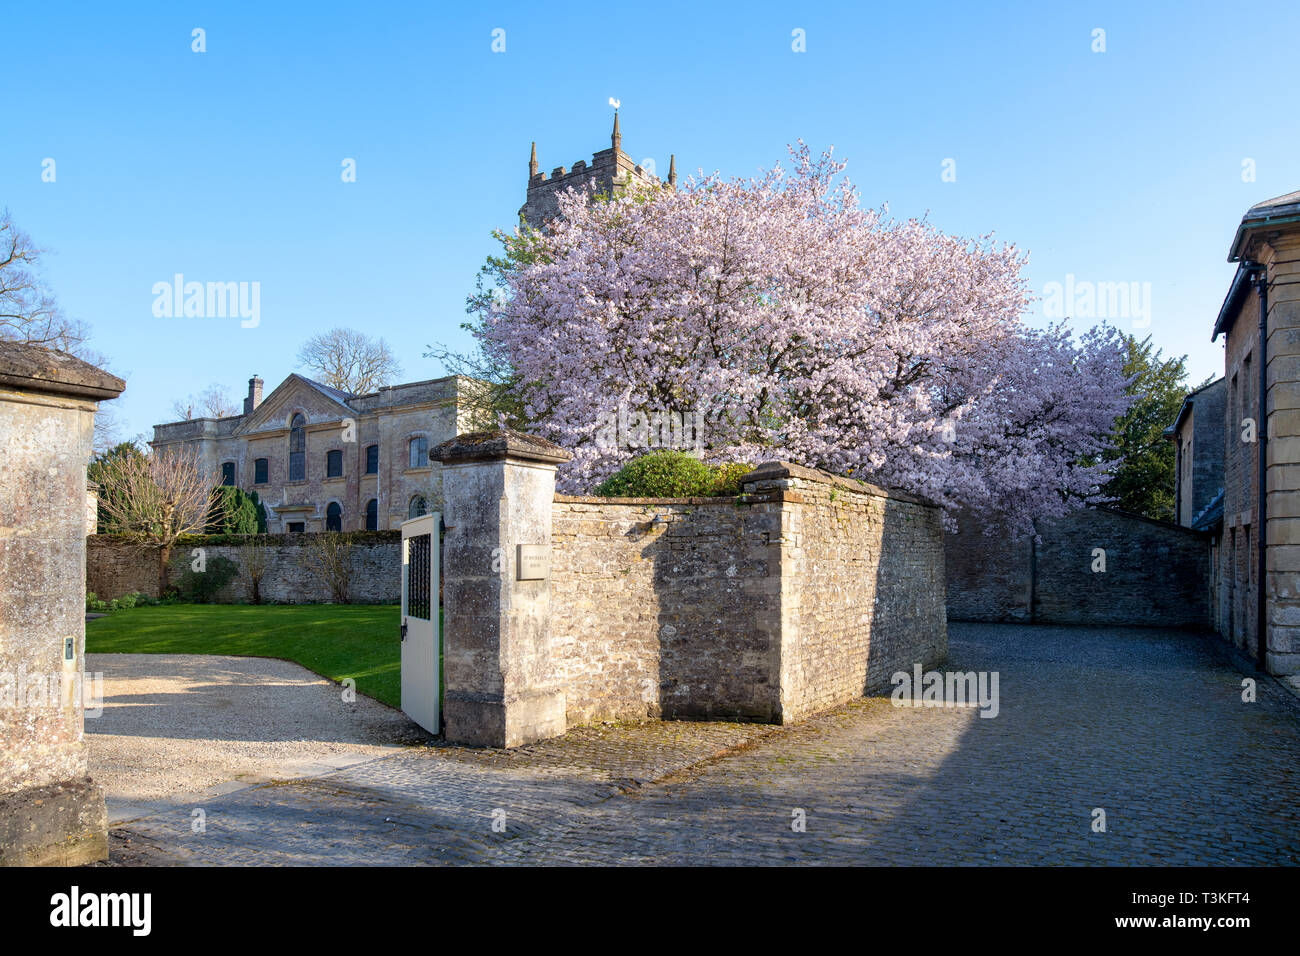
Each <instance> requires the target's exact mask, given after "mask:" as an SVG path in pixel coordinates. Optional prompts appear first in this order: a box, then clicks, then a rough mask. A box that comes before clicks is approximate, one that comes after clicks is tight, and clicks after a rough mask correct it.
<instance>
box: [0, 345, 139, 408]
mask: <svg viewBox="0 0 1300 956" xmlns="http://www.w3.org/2000/svg"><path fill="white" fill-rule="evenodd" d="M0 386H3V387H5V388H12V389H17V390H19V391H24V392H38V393H42V394H47V395H65V396H71V397H73V398H88V399H91V400H92V401H97V402H102V401H107V400H108V399H113V398H117V396H119V395H121V394H122V390H123V389H124V388H126V382H124V381H122V380H121V379H120V378H118V377H117V376H116V375H111V374H109V373H108V372H105V371H104V370H103V369H100V368H96V367H95V366H94V365H91V364H90V363H89V362H83V361H82V360H81V359H79V358H77V357H76V356H75V355H69V354H68V353H67V352H60V351H58V350H57V349H46V348H41V347H40V346H38V345H28V344H26V343H23V342H10V341H0Z"/></svg>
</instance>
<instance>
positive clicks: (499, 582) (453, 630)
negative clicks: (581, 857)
mask: <svg viewBox="0 0 1300 956" xmlns="http://www.w3.org/2000/svg"><path fill="white" fill-rule="evenodd" d="M432 457H433V458H434V459H435V460H437V461H440V462H441V463H442V491H443V501H444V512H443V521H444V523H445V524H446V526H447V536H446V539H445V541H444V542H443V558H442V574H443V585H442V587H443V657H444V660H443V674H444V680H445V685H444V687H445V691H444V696H443V726H444V729H445V732H446V737H447V740H448V742H450V743H459V744H469V745H472V746H487V747H518V746H521V745H523V744H528V743H532V742H533V741H535V740H542V739H544V738H546V737H556V736H559V735H560V734H563V733H564V732H565V729H566V723H565V716H564V712H565V699H564V690H563V688H562V686H561V684H560V675H559V674H558V672H557V669H556V667H555V661H554V658H553V655H552V653H551V580H550V558H551V505H552V502H553V501H554V498H555V466H556V465H557V464H559V463H560V462H562V461H567V460H568V459H569V457H570V455H569V453H568V452H566V451H565V450H564V449H562V448H560V447H559V446H558V445H554V444H552V443H551V442H548V441H546V440H545V439H542V438H536V437H534V436H531V435H524V434H521V433H519V432H515V431H510V430H494V431H486V432H474V433H470V434H465V435H459V436H457V437H456V438H453V439H451V440H450V441H447V442H443V443H442V444H441V445H439V446H438V447H437V448H435V449H434V451H433V454H432Z"/></svg>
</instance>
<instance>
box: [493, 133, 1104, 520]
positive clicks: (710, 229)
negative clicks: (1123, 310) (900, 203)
mask: <svg viewBox="0 0 1300 956" xmlns="http://www.w3.org/2000/svg"><path fill="white" fill-rule="evenodd" d="M791 158H792V163H791V164H790V165H791V168H790V169H786V168H785V167H783V166H781V165H778V166H776V167H774V168H773V169H772V170H770V171H768V172H766V173H765V174H763V175H762V176H760V177H759V178H757V179H754V180H724V179H722V178H721V177H719V176H718V175H716V174H715V175H712V176H704V177H701V178H700V179H698V180H691V182H690V183H689V184H688V185H687V186H686V188H683V189H679V190H673V189H669V188H655V187H650V188H641V189H637V190H633V191H629V192H624V193H622V194H620V195H617V196H615V197H594V196H591V195H587V194H581V193H579V192H576V191H574V190H569V191H568V192H567V193H565V194H564V195H562V196H561V197H560V216H559V217H558V218H557V219H556V220H554V221H553V222H552V223H550V224H549V225H548V226H547V228H546V230H545V231H544V232H543V233H541V234H539V235H535V236H533V237H532V240H533V246H532V252H533V254H531V255H530V256H528V257H527V258H521V259H520V260H519V261H518V262H517V263H516V265H515V267H513V268H509V269H505V270H502V272H501V276H500V279H501V281H500V288H499V289H498V290H497V294H496V295H495V296H493V297H492V298H491V300H490V301H488V307H487V308H485V309H484V310H483V312H482V313H481V321H480V322H479V323H478V325H477V326H476V327H475V330H476V336H477V338H478V339H479V344H480V346H481V348H482V350H483V353H484V355H485V356H486V357H487V361H489V362H491V363H493V364H496V365H499V366H504V367H508V368H510V369H512V370H513V373H514V378H515V381H516V382H518V383H520V384H519V386H518V387H519V388H521V389H522V398H523V408H524V415H525V418H526V419H527V421H528V423H529V425H530V426H531V427H532V428H534V429H535V430H537V431H539V432H540V433H541V434H543V435H545V436H547V437H549V438H551V439H552V440H554V441H556V442H558V443H560V444H562V445H564V446H566V447H568V448H570V449H572V450H573V451H574V453H575V454H574V458H573V460H572V461H571V462H569V463H567V464H566V465H565V466H563V468H562V469H561V474H560V486H561V487H562V488H564V489H566V490H582V489H586V488H589V487H591V486H592V485H593V484H594V483H595V482H597V481H599V480H600V479H602V478H604V477H605V476H607V475H608V474H610V473H611V472H612V471H613V470H615V469H616V468H617V467H618V466H619V465H621V464H622V463H623V462H624V461H626V460H627V459H628V458H629V457H630V456H631V455H632V454H633V453H634V452H635V451H636V449H634V448H629V447H627V446H626V444H621V445H617V447H612V445H613V444H614V443H611V442H609V441H602V440H600V437H601V430H602V428H603V427H605V425H606V423H608V422H609V421H610V420H611V416H613V415H615V414H617V410H618V409H619V408H620V407H623V408H625V409H631V410H632V412H633V413H634V414H639V415H645V416H647V417H649V416H652V415H654V414H655V413H659V412H666V413H670V414H675V415H681V414H683V413H686V414H692V413H694V412H696V411H697V410H701V409H702V410H703V411H704V413H705V421H706V423H707V425H706V432H707V434H706V436H705V437H706V441H705V448H704V457H705V458H706V460H710V461H726V460H738V461H746V462H752V463H756V462H758V461H761V460H767V459H774V458H779V459H785V460H789V461H793V462H796V463H799V464H803V465H807V466H811V467H817V468H823V469H827V470H830V471H833V472H836V473H839V474H848V475H852V476H855V477H860V478H862V479H864V480H869V481H872V482H875V483H878V484H882V485H886V486H890V487H895V488H899V489H902V490H905V491H910V492H913V493H917V494H921V495H924V496H926V497H928V498H930V499H932V500H934V501H936V502H937V503H939V504H941V505H943V506H944V507H945V508H946V509H949V511H950V512H954V511H956V510H958V509H973V510H978V511H990V510H993V511H998V512H1002V513H1004V514H1006V515H1008V516H1010V517H1011V518H1012V519H1013V521H1014V523H1015V524H1016V525H1017V526H1019V527H1022V528H1024V527H1027V526H1028V524H1029V522H1030V521H1031V520H1032V519H1033V518H1035V517H1051V516H1056V515H1060V514H1063V513H1065V512H1066V511H1067V510H1068V509H1069V508H1070V507H1071V506H1073V505H1077V504H1080V503H1083V502H1089V501H1097V500H1100V497H1099V494H1098V488H1099V487H1100V485H1101V484H1102V483H1104V481H1105V478H1106V476H1107V473H1108V472H1107V468H1108V466H1107V465H1105V464H1088V463H1087V462H1089V461H1091V462H1096V461H1098V460H1099V459H1098V457H1097V456H1098V455H1099V453H1100V452H1101V451H1102V450H1103V449H1104V447H1105V438H1106V435H1107V433H1108V432H1109V431H1110V429H1111V427H1112V424H1113V423H1114V421H1115V418H1116V416H1117V415H1118V414H1120V413H1121V412H1122V411H1123V410H1124V408H1125V407H1126V403H1127V402H1128V401H1129V399H1127V398H1126V397H1125V395H1124V386H1125V379H1124V377H1123V374H1122V364H1123V350H1122V347H1121V342H1120V337H1119V335H1118V333H1117V332H1116V331H1115V330H1113V329H1109V328H1106V327H1102V328H1099V329H1094V330H1093V331H1091V332H1088V333H1086V334H1084V335H1083V336H1082V337H1080V338H1079V339H1077V340H1076V339H1075V338H1074V337H1073V336H1071V334H1070V333H1069V332H1068V330H1067V329H1066V328H1065V326H1064V325H1063V324H1062V325H1057V326H1053V327H1050V328H1047V329H1043V330H1040V329H1033V328H1030V327H1028V326H1026V325H1025V324H1024V322H1023V321H1022V318H1021V316H1022V313H1023V312H1024V311H1025V309H1026V306H1027V304H1028V302H1029V296H1028V292H1027V288H1026V283H1025V280H1024V279H1023V277H1022V274H1021V273H1022V269H1023V267H1024V264H1025V261H1026V260H1025V256H1024V255H1023V254H1022V253H1021V252H1019V251H1018V250H1017V249H1016V248H1015V247H1014V246H1004V245H997V244H995V243H994V241H993V239H992V237H991V236H983V237H980V238H978V239H974V240H969V239H963V238H958V237H954V236H948V235H945V234H943V233H941V232H940V231H938V230H937V229H935V228H934V227H933V226H931V225H930V224H929V223H927V222H925V221H922V220H908V221H895V220H892V219H890V218H888V215H887V211H886V210H884V209H881V210H878V211H871V210H866V209H863V208H861V206H860V204H859V201H858V196H857V193H856V190H855V189H854V188H853V187H852V185H851V184H850V183H849V182H848V180H847V179H846V178H845V177H843V176H842V174H841V171H842V168H843V164H841V163H838V162H836V161H835V160H834V159H833V157H832V155H831V153H830V152H827V153H825V154H823V155H821V156H819V157H818V156H814V155H812V154H811V152H810V151H809V150H808V148H807V147H806V146H804V145H803V144H802V143H801V144H799V146H798V147H797V148H794V149H792V150H791Z"/></svg>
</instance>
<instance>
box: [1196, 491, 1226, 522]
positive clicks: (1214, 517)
mask: <svg viewBox="0 0 1300 956" xmlns="http://www.w3.org/2000/svg"><path fill="white" fill-rule="evenodd" d="M1221 524H1223V489H1222V488H1220V489H1219V493H1218V494H1217V495H1215V496H1214V497H1213V498H1212V499H1210V503H1209V504H1208V505H1206V506H1205V507H1204V508H1202V509H1201V510H1200V512H1199V513H1198V514H1197V515H1196V516H1195V517H1193V518H1192V523H1191V525H1190V527H1191V529H1192V530H1193V531H1213V530H1214V529H1215V528H1216V527H1218V526H1219V525H1221Z"/></svg>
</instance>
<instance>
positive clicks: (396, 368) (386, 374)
mask: <svg viewBox="0 0 1300 956" xmlns="http://www.w3.org/2000/svg"><path fill="white" fill-rule="evenodd" d="M298 362H299V364H300V365H302V366H303V367H305V368H306V369H307V370H308V371H310V372H311V373H312V374H313V375H314V376H316V377H317V378H318V379H319V380H320V382H321V383H322V384H324V385H328V386H329V387H330V388H337V389H338V390H339V391H341V392H347V393H348V394H349V395H364V394H366V393H367V392H373V391H374V390H375V389H377V388H379V387H380V386H381V385H389V384H391V383H392V382H393V380H394V379H396V378H397V376H399V375H401V374H402V367H401V365H400V364H398V361H397V356H396V355H394V354H393V352H392V351H391V350H390V349H389V348H388V343H387V342H385V341H384V340H383V339H372V338H371V337H370V336H368V335H366V334H365V333H364V332H358V331H356V330H355V329H330V331H328V332H325V333H323V334H321V335H315V336H312V337H311V338H310V339H308V340H307V342H306V343H305V344H304V345H303V347H302V348H301V349H300V350H299V351H298Z"/></svg>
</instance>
